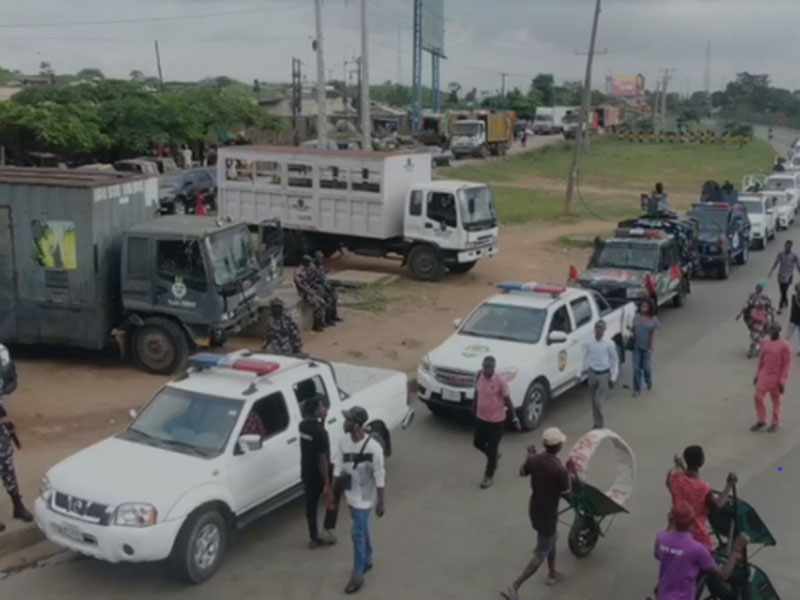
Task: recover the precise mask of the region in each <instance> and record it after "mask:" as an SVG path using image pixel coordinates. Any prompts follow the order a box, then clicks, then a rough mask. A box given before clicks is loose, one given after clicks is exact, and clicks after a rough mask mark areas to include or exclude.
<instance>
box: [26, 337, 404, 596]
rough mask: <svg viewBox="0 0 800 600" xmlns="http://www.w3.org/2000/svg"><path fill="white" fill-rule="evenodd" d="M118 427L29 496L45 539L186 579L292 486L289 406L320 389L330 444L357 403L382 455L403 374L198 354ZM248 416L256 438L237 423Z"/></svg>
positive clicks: (294, 490) (295, 455) (397, 413)
mask: <svg viewBox="0 0 800 600" xmlns="http://www.w3.org/2000/svg"><path fill="white" fill-rule="evenodd" d="M189 364H190V368H189V370H188V371H187V373H186V375H185V376H183V377H181V378H179V379H176V380H175V381H172V382H170V383H168V384H167V385H165V386H164V387H163V388H161V390H160V391H158V392H157V393H156V394H155V396H154V397H153V398H152V399H151V400H150V402H149V403H148V404H147V405H146V406H145V407H144V408H142V410H141V411H140V412H139V414H134V415H133V420H132V421H131V422H130V424H129V425H128V426H127V427H126V428H125V429H124V430H123V431H122V432H120V433H119V434H117V435H114V436H112V437H110V438H107V439H105V440H102V441H100V442H98V443H96V444H93V445H92V446H89V447H88V448H85V449H84V450H81V451H80V452H78V453H77V454H74V455H72V456H70V457H68V458H66V459H65V460H63V461H61V462H59V463H58V464H56V465H55V466H54V467H52V468H51V469H50V470H49V471H48V472H47V474H46V476H45V478H44V480H43V482H42V486H41V487H42V491H41V495H40V496H39V498H37V500H36V504H35V511H34V512H35V516H36V522H37V524H38V526H39V527H40V528H41V530H42V531H43V532H44V534H45V535H46V536H47V538H48V539H49V540H51V541H52V542H54V543H56V544H58V545H59V546H62V547H65V548H69V549H71V550H74V551H76V552H79V553H81V554H85V555H88V556H92V557H95V558H98V559H100V560H105V561H110V562H148V561H160V560H164V559H169V562H170V564H171V566H172V568H173V569H174V571H175V572H176V574H177V575H179V576H180V577H182V578H183V579H185V580H188V581H189V582H193V583H200V582H203V581H205V580H207V579H209V578H210V577H211V576H212V575H214V573H215V572H216V571H217V570H218V569H219V567H220V566H221V564H222V562H223V560H224V558H225V555H226V554H227V552H228V548H229V546H230V544H231V543H232V541H233V534H234V532H235V531H236V530H237V529H241V528H243V527H244V526H246V525H248V524H250V523H252V522H253V521H255V520H256V519H258V518H259V517H262V516H263V515H265V514H267V513H269V512H270V511H273V510H275V509H276V508H278V507H280V506H282V505H283V504H285V503H287V502H289V501H291V500H293V499H294V498H297V497H298V496H300V495H301V494H302V492H303V486H302V483H301V480H300V443H299V437H298V433H297V428H298V425H299V423H300V420H301V418H302V417H301V412H300V404H301V403H302V402H303V401H305V400H306V399H308V398H310V397H312V396H315V395H322V397H323V398H324V402H325V403H326V405H327V406H328V408H329V412H328V420H327V422H326V426H327V430H328V432H329V435H330V439H331V444H332V446H335V444H336V443H337V442H338V440H339V438H340V437H341V436H342V435H344V432H343V430H342V421H343V419H342V416H341V415H342V411H343V410H345V409H347V408H348V407H350V406H356V405H357V406H362V407H364V408H366V410H367V411H368V413H369V415H370V419H371V420H370V423H369V425H368V427H369V428H370V429H371V430H372V435H373V436H375V437H378V438H379V440H380V442H381V443H382V445H383V446H384V448H385V450H386V454H387V455H389V454H391V448H392V440H391V434H390V431H391V430H392V429H395V428H397V427H400V426H403V427H405V426H407V425H408V424H410V422H411V420H412V418H413V416H414V412H413V408H411V407H410V406H409V404H408V387H407V381H406V376H405V374H403V373H401V372H398V371H390V370H387V369H376V368H371V367H359V366H355V365H348V364H342V363H328V362H325V361H322V360H317V359H313V358H290V357H286V356H273V355H266V354H250V353H249V352H247V351H241V352H235V353H231V354H228V355H218V354H197V355H195V356H193V357H192V358H191V359H190V360H189ZM249 419H256V420H259V421H260V422H261V425H263V428H261V429H263V431H265V432H266V436H265V437H261V436H260V435H258V434H251V433H249V432H246V431H245V423H246V422H247V421H248V420H249Z"/></svg>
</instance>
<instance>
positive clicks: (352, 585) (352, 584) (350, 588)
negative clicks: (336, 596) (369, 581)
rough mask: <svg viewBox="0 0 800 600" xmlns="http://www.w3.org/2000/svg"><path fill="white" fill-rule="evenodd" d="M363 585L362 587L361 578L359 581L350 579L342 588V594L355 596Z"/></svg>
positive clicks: (362, 579) (362, 580) (362, 581)
mask: <svg viewBox="0 0 800 600" xmlns="http://www.w3.org/2000/svg"><path fill="white" fill-rule="evenodd" d="M363 585H364V578H363V577H362V578H361V579H354V578H353V579H350V581H348V582H347V587H346V588H344V593H345V594H355V593H356V592H357V591H358V590H360V589H361V586H363Z"/></svg>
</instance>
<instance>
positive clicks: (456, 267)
mask: <svg viewBox="0 0 800 600" xmlns="http://www.w3.org/2000/svg"><path fill="white" fill-rule="evenodd" d="M477 262H478V261H477V260H473V261H472V262H465V263H453V264H452V265H447V270H448V271H450V272H451V273H455V274H456V275H461V274H463V273H469V272H470V271H471V270H472V267H474V266H475V265H476V264H477Z"/></svg>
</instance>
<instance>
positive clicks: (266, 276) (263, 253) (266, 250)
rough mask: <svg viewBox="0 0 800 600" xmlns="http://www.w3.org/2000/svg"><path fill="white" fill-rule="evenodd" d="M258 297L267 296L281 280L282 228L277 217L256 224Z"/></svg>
mask: <svg viewBox="0 0 800 600" xmlns="http://www.w3.org/2000/svg"><path fill="white" fill-rule="evenodd" d="M255 255H256V257H257V258H258V268H259V277H258V297H259V298H267V297H269V296H271V295H272V294H273V292H274V291H275V290H276V289H277V288H278V287H279V286H280V284H281V282H282V281H283V229H282V227H281V223H280V221H279V220H278V219H271V220H268V221H263V222H262V223H260V224H259V226H258V243H257V246H256V252H255Z"/></svg>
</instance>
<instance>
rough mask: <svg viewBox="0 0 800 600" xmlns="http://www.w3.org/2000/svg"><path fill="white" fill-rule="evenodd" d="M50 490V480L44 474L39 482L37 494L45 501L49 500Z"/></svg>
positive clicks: (51, 489) (51, 487) (51, 488)
mask: <svg viewBox="0 0 800 600" xmlns="http://www.w3.org/2000/svg"><path fill="white" fill-rule="evenodd" d="M52 492H53V486H52V485H51V484H50V480H49V479H48V478H47V475H45V476H44V477H42V482H41V483H40V484H39V495H40V496H41V497H42V499H43V500H44V501H45V502H49V501H50V495H51V494H52Z"/></svg>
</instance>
